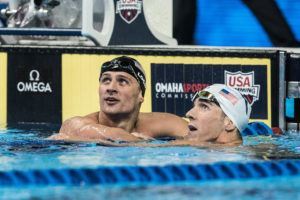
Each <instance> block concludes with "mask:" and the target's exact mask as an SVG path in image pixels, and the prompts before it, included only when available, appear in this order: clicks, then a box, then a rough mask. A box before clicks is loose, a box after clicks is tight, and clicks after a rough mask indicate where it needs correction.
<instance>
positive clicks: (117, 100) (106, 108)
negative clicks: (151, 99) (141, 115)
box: [99, 71, 143, 114]
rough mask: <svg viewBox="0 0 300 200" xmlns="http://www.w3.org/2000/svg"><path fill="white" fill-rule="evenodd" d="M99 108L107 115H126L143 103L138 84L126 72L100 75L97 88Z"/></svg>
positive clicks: (110, 72) (109, 72)
mask: <svg viewBox="0 0 300 200" xmlns="http://www.w3.org/2000/svg"><path fill="white" fill-rule="evenodd" d="M99 98H100V107H101V110H102V111H103V112H104V113H107V114H128V113H131V112H133V111H134V110H135V109H137V107H139V104H140V103H141V102H142V101H143V97H142V95H141V90H140V88H139V85H138V82H137V81H136V79H135V78H134V77H132V76H131V75H129V74H128V73H126V72H112V71H108V72H105V73H103V74H102V76H101V78H100V86H99Z"/></svg>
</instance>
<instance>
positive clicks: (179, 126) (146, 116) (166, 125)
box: [137, 112, 189, 138]
mask: <svg viewBox="0 0 300 200" xmlns="http://www.w3.org/2000/svg"><path fill="white" fill-rule="evenodd" d="M188 131H189V130H188V124H187V121H186V120H184V119H182V118H181V117H179V116H176V115H174V114H170V113H160V112H153V113H141V114H140V116H139V122H138V124H137V132H139V133H143V134H146V135H148V136H150V137H153V138H158V137H174V138H181V137H183V136H185V135H187V134H188Z"/></svg>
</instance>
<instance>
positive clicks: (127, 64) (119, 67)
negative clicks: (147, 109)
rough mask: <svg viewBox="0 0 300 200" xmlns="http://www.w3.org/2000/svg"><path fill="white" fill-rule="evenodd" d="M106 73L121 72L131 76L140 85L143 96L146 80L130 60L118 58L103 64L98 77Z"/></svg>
mask: <svg viewBox="0 0 300 200" xmlns="http://www.w3.org/2000/svg"><path fill="white" fill-rule="evenodd" d="M107 71H122V72H126V73H128V74H130V75H131V76H133V77H134V78H135V79H136V80H137V82H138V83H139V85H140V88H141V90H142V94H143V96H144V94H145V90H146V78H145V75H144V73H143V72H142V71H141V70H140V69H139V68H138V67H137V66H136V63H135V62H134V61H133V60H130V58H127V57H120V58H116V59H114V60H112V61H108V62H105V63H104V64H103V65H102V67H101V74H100V77H101V76H102V74H103V73H104V72H107Z"/></svg>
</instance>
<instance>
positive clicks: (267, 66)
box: [62, 54, 278, 125]
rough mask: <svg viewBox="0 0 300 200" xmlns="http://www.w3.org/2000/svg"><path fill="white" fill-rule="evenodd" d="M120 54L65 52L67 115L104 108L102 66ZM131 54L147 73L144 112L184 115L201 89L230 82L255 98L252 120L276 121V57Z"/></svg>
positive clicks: (63, 62)
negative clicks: (101, 100) (273, 89)
mask: <svg viewBox="0 0 300 200" xmlns="http://www.w3.org/2000/svg"><path fill="white" fill-rule="evenodd" d="M122 55H123V54H122ZM117 56H120V55H96V54H94V55H91V54H89V55H80V54H63V56H62V71H63V74H62V77H63V84H62V85H63V120H65V119H67V118H69V117H73V116H78V115H81V116H82V115H86V114H89V113H91V112H96V111H99V97H98V87H99V82H98V78H99V73H100V66H101V65H102V63H104V62H106V61H108V60H111V59H113V58H115V57H117ZM127 56H131V57H133V58H135V59H137V60H138V61H139V62H140V63H141V64H142V66H143V68H144V70H145V72H146V93H145V100H144V102H143V104H142V107H141V112H151V111H158V112H170V113H175V114H177V115H180V116H184V115H185V113H186V112H187V111H188V110H189V109H190V108H191V107H192V102H191V98H192V96H193V94H194V93H195V92H196V91H198V90H201V89H203V88H205V87H207V86H208V85H211V84H213V83H224V84H228V85H230V86H232V87H235V88H237V89H238V90H240V91H241V92H242V93H243V95H244V96H245V97H246V98H247V99H248V100H249V101H250V102H251V103H252V106H253V110H254V111H253V112H252V115H251V118H252V120H259V121H263V122H265V123H267V124H268V125H271V122H272V117H271V116H272V110H271V98H270V97H271V96H272V92H271V60H270V59H268V58H236V57H232V58H228V57H224V58H222V57H189V56H145V55H127ZM75 97H76V98H75ZM275 106H277V105H275ZM274 117H275V118H277V117H278V116H274Z"/></svg>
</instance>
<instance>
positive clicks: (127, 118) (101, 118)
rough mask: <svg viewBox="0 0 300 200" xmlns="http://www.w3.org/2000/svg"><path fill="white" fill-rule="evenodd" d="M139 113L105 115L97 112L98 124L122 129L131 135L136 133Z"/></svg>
mask: <svg viewBox="0 0 300 200" xmlns="http://www.w3.org/2000/svg"><path fill="white" fill-rule="evenodd" d="M138 115H139V112H133V113H126V114H106V113H104V112H102V111H99V114H98V123H99V124H102V125H104V126H109V127H116V128H121V129H124V130H125V131H127V132H129V133H131V132H134V131H136V130H135V128H136V124H137V121H138Z"/></svg>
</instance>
